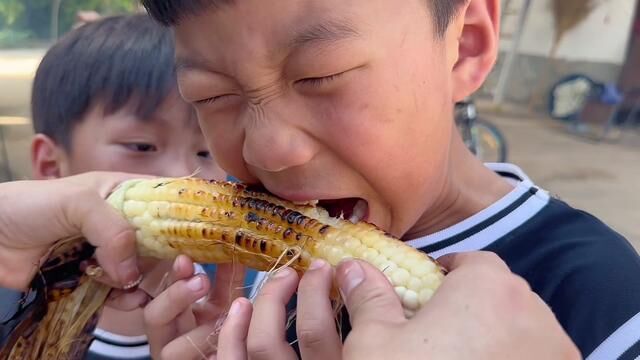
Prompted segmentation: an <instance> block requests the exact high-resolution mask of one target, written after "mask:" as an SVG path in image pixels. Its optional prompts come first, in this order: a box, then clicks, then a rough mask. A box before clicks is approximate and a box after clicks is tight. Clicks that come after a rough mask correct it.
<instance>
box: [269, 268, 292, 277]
mask: <svg viewBox="0 0 640 360" xmlns="http://www.w3.org/2000/svg"><path fill="white" fill-rule="evenodd" d="M292 273H293V269H291V268H289V267H285V268H282V269H280V270H278V271H276V272H275V274H273V278H274V279H281V278H286V277H287V276H290V275H291V274H292Z"/></svg>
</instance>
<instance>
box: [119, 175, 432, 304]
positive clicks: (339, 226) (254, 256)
mask: <svg viewBox="0 0 640 360" xmlns="http://www.w3.org/2000/svg"><path fill="white" fill-rule="evenodd" d="M108 201H109V203H110V204H111V205H112V206H113V207H114V208H115V209H117V210H118V211H119V212H120V213H121V214H122V215H123V216H124V217H126V219H127V220H128V221H129V222H130V223H131V224H132V225H133V226H134V227H135V229H136V237H137V242H138V250H139V253H140V255H142V256H150V257H155V258H159V259H172V258H174V257H176V256H178V255H179V254H185V255H188V256H189V257H191V258H192V259H193V261H196V262H200V263H229V262H232V261H239V262H240V263H242V264H244V265H246V266H248V267H251V268H253V269H256V270H259V271H268V270H271V269H274V268H277V267H278V266H282V265H284V264H288V265H289V266H291V267H292V268H294V269H295V270H296V271H298V272H299V273H303V272H304V271H305V270H306V269H307V268H308V266H309V265H310V263H311V262H312V261H313V259H315V258H320V259H324V260H326V261H327V262H328V263H330V264H331V265H333V266H335V265H337V264H338V263H339V262H340V261H341V260H343V259H345V258H357V259H362V260H365V261H367V262H369V263H371V264H373V265H375V266H376V267H377V268H378V269H380V270H381V271H383V272H384V274H386V276H387V277H388V279H389V280H390V281H391V283H392V284H393V286H394V287H395V290H396V292H397V294H398V295H399V297H400V299H401V301H402V304H403V307H404V309H405V313H406V314H407V316H411V315H413V313H415V311H417V310H418V309H419V308H420V307H421V306H422V305H424V304H425V303H426V302H427V301H428V300H429V299H430V298H431V296H432V295H433V293H434V291H435V290H436V289H437V288H438V286H439V285H440V283H441V281H442V278H443V277H444V271H443V269H442V268H441V267H440V266H438V264H437V263H436V262H435V261H434V260H432V259H431V258H430V257H429V256H427V255H426V254H425V253H422V252H420V251H418V250H415V249H413V248H411V247H410V246H408V245H406V244H404V243H403V242H402V241H400V240H398V239H395V238H393V237H391V236H389V235H387V234H385V233H384V232H383V231H381V230H379V229H378V228H376V227H375V226H373V225H370V224H367V223H357V224H353V223H351V222H349V221H346V220H342V219H337V218H334V217H331V216H329V214H328V212H327V211H326V210H324V209H322V208H321V207H317V206H311V205H295V204H293V203H291V202H288V201H284V200H281V199H279V198H276V197H274V196H271V195H269V194H266V193H262V192H255V191H250V190H248V189H247V188H246V187H244V186H243V185H239V184H232V183H227V182H217V181H207V180H200V179H194V178H179V179H172V178H163V179H145V180H130V181H127V182H124V183H122V184H121V185H120V186H119V187H118V188H117V189H116V190H115V191H114V192H113V193H112V194H111V195H110V196H109V198H108Z"/></svg>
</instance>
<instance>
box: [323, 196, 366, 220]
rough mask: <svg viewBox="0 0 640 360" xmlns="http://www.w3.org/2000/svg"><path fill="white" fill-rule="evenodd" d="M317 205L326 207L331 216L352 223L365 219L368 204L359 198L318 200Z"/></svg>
mask: <svg viewBox="0 0 640 360" xmlns="http://www.w3.org/2000/svg"><path fill="white" fill-rule="evenodd" d="M318 206H320V207H322V208H324V209H326V210H327V211H328V212H329V215H331V216H332V217H342V218H343V219H347V220H349V221H351V222H352V223H357V222H360V221H367V219H368V218H369V204H368V203H367V201H366V200H364V199H360V198H345V199H335V200H320V201H318Z"/></svg>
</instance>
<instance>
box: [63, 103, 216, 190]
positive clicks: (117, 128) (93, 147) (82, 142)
mask: <svg viewBox="0 0 640 360" xmlns="http://www.w3.org/2000/svg"><path fill="white" fill-rule="evenodd" d="M66 158H67V160H66V161H65V162H64V164H63V165H62V172H63V174H61V175H62V176H67V175H72V174H77V173H81V172H86V171H96V170H103V171H119V172H129V173H137V174H149V175H156V176H175V177H180V176H189V175H192V174H195V172H196V171H198V172H197V174H195V175H196V176H198V177H204V178H215V179H221V178H224V173H223V172H222V170H221V169H220V168H219V167H218V166H217V164H216V162H215V161H214V160H213V159H212V157H211V155H210V153H209V150H208V148H207V145H206V142H205V140H204V137H203V135H202V132H201V131H200V128H199V127H198V123H197V121H196V120H195V117H194V116H193V111H192V110H191V108H190V107H189V105H188V104H186V103H185V102H184V101H183V100H182V99H181V98H180V97H179V95H178V94H173V95H171V96H169V97H168V98H167V100H165V101H164V102H163V103H162V104H161V106H160V107H159V108H158V110H157V111H156V112H155V113H154V114H153V116H152V117H151V118H149V119H140V118H137V117H136V116H135V115H134V113H133V111H132V109H129V108H128V107H125V108H123V109H121V110H119V111H117V112H115V113H113V114H111V115H106V116H105V115H104V114H103V111H102V108H101V107H100V106H96V107H94V108H93V109H91V110H90V111H89V112H88V113H87V114H86V115H85V118H84V120H83V121H82V122H81V123H79V124H78V125H77V126H76V127H75V128H74V130H73V137H72V144H71V151H70V152H69V153H68V154H67V155H66Z"/></svg>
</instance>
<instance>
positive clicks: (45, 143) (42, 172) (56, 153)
mask: <svg viewBox="0 0 640 360" xmlns="http://www.w3.org/2000/svg"><path fill="white" fill-rule="evenodd" d="M64 161H65V152H64V150H63V149H62V147H61V146H60V145H58V144H56V142H55V141H53V140H52V139H51V138H50V137H48V136H46V135H43V134H36V136H34V138H33V141H31V171H32V175H33V178H34V179H36V180H44V179H57V178H59V177H61V176H62V171H61V169H62V167H63V166H64V165H63V164H64Z"/></svg>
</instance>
